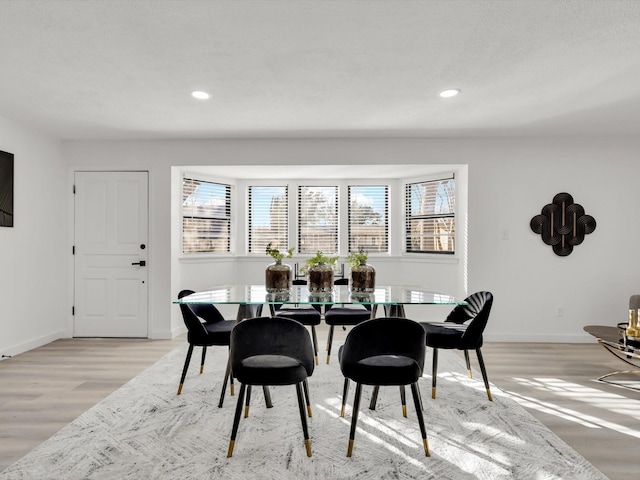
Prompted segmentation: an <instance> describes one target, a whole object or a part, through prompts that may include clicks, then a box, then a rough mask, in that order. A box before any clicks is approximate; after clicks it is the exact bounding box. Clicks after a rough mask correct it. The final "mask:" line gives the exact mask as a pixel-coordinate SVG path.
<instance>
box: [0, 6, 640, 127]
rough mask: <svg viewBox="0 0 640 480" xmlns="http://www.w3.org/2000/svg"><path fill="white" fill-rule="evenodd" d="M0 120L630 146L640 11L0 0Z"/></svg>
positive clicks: (639, 85) (639, 88)
mask: <svg viewBox="0 0 640 480" xmlns="http://www.w3.org/2000/svg"><path fill="white" fill-rule="evenodd" d="M447 87H456V88H460V89H462V94H461V95H459V96H458V97H456V98H453V99H448V100H444V99H441V98H439V97H438V96H437V93H438V92H439V91H440V90H441V89H443V88H447ZM196 89H197V90H205V91H208V92H210V93H211V95H212V98H211V99H210V100H208V101H204V102H203V101H196V100H194V99H192V98H191V97H190V92H191V91H192V90H196ZM0 115H2V116H5V117H7V118H10V119H14V120H17V121H20V122H26V123H28V124H30V125H32V126H34V127H36V128H39V129H41V130H43V131H45V132H47V133H50V134H52V135H54V136H56V137H58V138H63V139H100V138H102V139H117V138H122V139H135V138H139V139H154V138H213V137H239V136H274V137H291V136H299V137H302V136H330V137H336V136H420V137H477V136H537V135H544V136H547V135H554V136H555V135H588V136H592V135H636V134H640V1H636V0H631V1H614V0H610V1H609V0H599V1H590V0H568V1H559V0H552V1H545V0H534V1H519V0H512V1H507V0H504V1H494V0H485V1H481V0H478V1H470V0H469V1H465V0H460V1H456V0H446V1H438V0H430V1H401V0H399V1H320V0H316V1H304V0H302V1H301V0H298V1H294V0H292V1H268V0H264V1H249V0H236V1H162V0H159V1H141V0H138V1H135V0H128V1H118V0H110V1H109V0H105V1H98V0H93V1H61V0H46V1H31V0H2V1H0Z"/></svg>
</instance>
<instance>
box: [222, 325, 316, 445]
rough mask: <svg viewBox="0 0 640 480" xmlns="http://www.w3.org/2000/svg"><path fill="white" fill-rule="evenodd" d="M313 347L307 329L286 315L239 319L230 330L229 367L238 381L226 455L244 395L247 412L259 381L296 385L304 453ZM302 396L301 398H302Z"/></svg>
mask: <svg viewBox="0 0 640 480" xmlns="http://www.w3.org/2000/svg"><path fill="white" fill-rule="evenodd" d="M313 353H314V352H313V347H312V346H311V339H310V338H309V332H307V329H306V328H305V327H304V325H302V324H301V323H299V322H297V321H295V320H292V319H289V318H286V317H271V318H251V319H248V320H244V321H242V322H240V323H238V324H237V325H236V326H235V328H234V329H233V331H232V332H231V350H230V359H231V371H232V372H233V375H234V376H235V377H236V379H237V380H238V381H239V382H240V383H241V386H240V392H239V394H238V403H237V405H236V411H235V416H234V419H233V428H232V430H231V440H230V442H229V450H228V452H227V457H231V456H232V455H233V449H234V446H235V441H236V436H237V434H238V426H239V424H240V414H241V412H242V404H243V401H244V398H245V394H246V397H247V405H246V410H245V417H247V416H248V408H249V399H250V398H251V387H252V386H253V385H261V386H262V387H263V388H265V387H266V386H268V385H295V386H296V393H297V396H298V407H299V410H300V420H301V422H302V433H303V435H304V444H305V447H306V450H307V456H309V457H310V456H311V440H310V439H309V430H308V427H307V418H306V415H305V411H304V404H305V401H306V407H307V413H308V415H309V416H310V417H311V402H310V400H309V388H308V385H307V377H310V376H311V374H312V373H313V369H314V365H315V363H314V355H313ZM303 397H304V399H303Z"/></svg>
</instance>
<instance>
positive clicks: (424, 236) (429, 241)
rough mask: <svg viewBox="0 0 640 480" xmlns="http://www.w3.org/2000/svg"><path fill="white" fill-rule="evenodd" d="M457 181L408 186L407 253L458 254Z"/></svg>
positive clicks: (449, 180)
mask: <svg viewBox="0 0 640 480" xmlns="http://www.w3.org/2000/svg"><path fill="white" fill-rule="evenodd" d="M455 187H456V185H455V178H454V177H449V178H444V179H439V180H430V181H424V182H416V183H407V184H406V187H405V188H406V190H405V222H406V223H405V239H406V247H405V248H406V251H407V252H411V253H449V254H453V253H455V198H456V195H455V193H456V192H455V190H456V188H455Z"/></svg>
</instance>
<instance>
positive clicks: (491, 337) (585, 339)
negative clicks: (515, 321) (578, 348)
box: [484, 333, 596, 343]
mask: <svg viewBox="0 0 640 480" xmlns="http://www.w3.org/2000/svg"><path fill="white" fill-rule="evenodd" d="M484 341H485V342H507V343H508V342H513V343H515V342H518V343H596V339H595V338H593V337H592V336H591V335H589V334H587V333H576V334H563V335H558V334H551V333H539V334H527V335H521V334H512V333H504V334H503V333H491V334H487V333H485V335H484Z"/></svg>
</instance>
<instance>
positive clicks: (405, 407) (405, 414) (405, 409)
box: [402, 405, 407, 418]
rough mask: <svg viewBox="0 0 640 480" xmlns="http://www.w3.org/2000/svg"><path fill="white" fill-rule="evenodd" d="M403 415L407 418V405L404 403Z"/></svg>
mask: <svg viewBox="0 0 640 480" xmlns="http://www.w3.org/2000/svg"><path fill="white" fill-rule="evenodd" d="M402 416H403V417H405V418H407V406H406V405H402Z"/></svg>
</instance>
